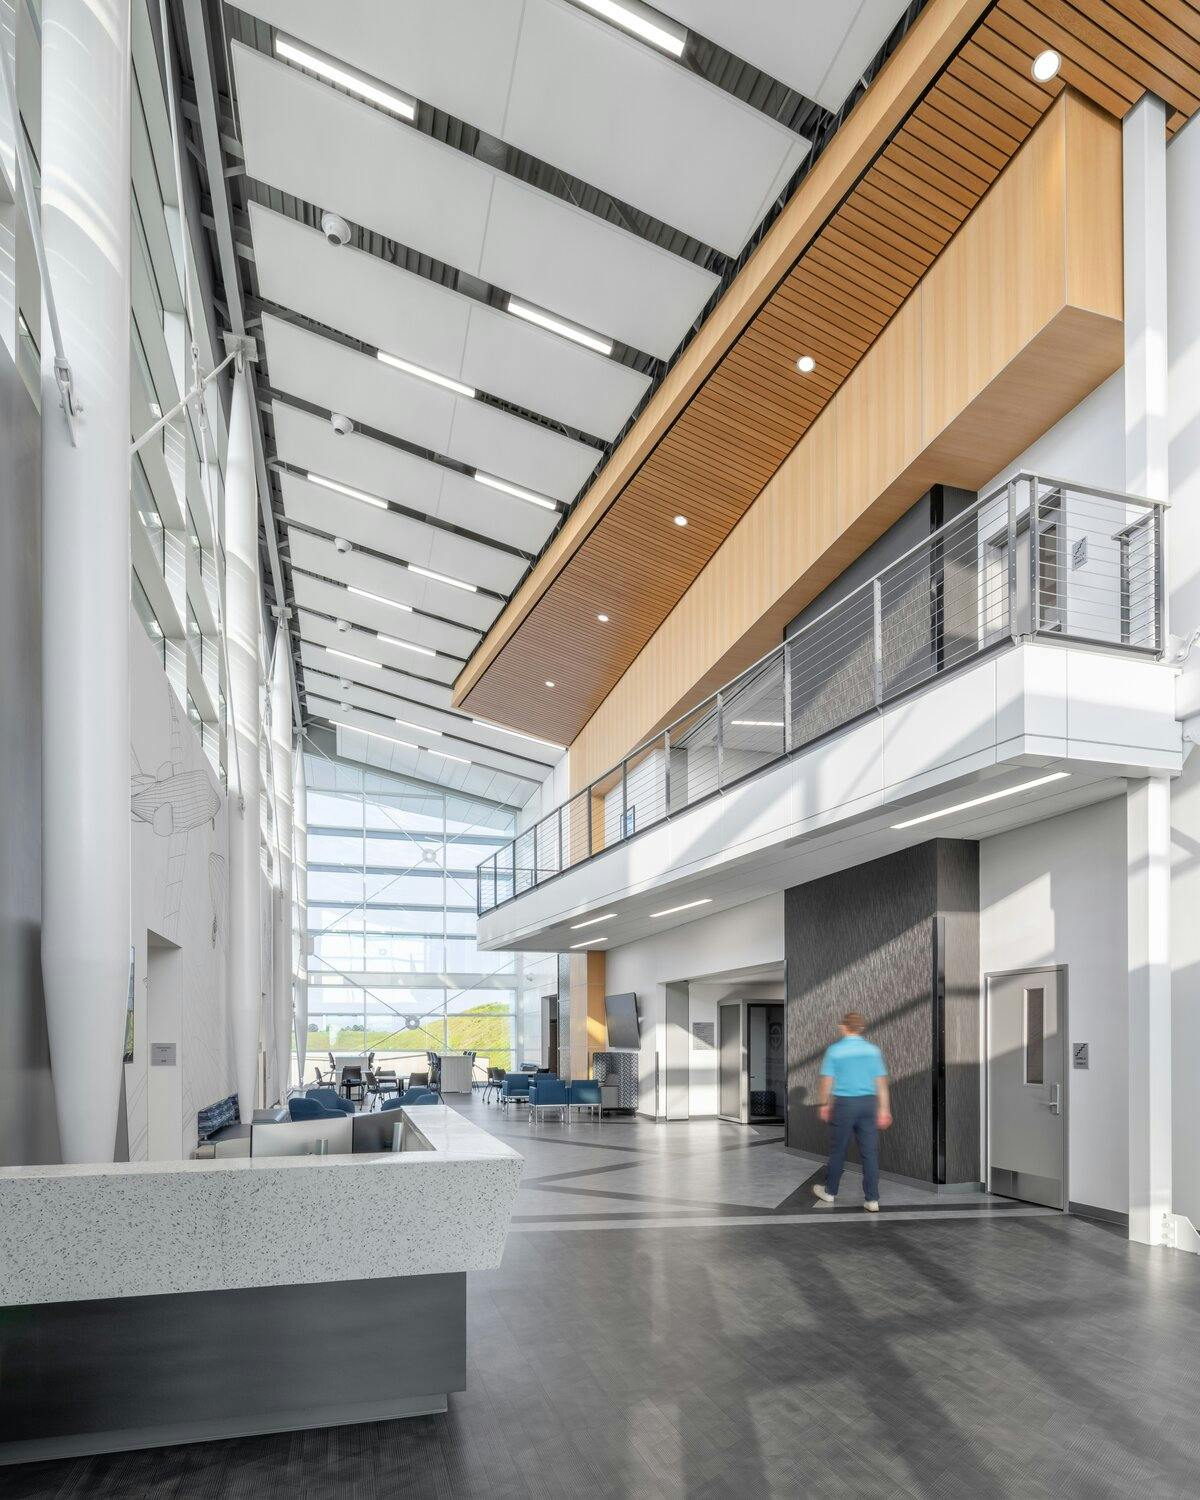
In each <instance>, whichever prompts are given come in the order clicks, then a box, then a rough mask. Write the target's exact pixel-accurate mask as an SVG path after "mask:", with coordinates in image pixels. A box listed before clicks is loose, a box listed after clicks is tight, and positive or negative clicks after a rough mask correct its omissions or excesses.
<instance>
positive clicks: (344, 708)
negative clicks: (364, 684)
mask: <svg viewBox="0 0 1200 1500" xmlns="http://www.w3.org/2000/svg"><path fill="white" fill-rule="evenodd" d="M352 707H353V705H352V704H350V703H343V704H342V712H343V713H344V714H348V713H349V712H350V710H351V708H352Z"/></svg>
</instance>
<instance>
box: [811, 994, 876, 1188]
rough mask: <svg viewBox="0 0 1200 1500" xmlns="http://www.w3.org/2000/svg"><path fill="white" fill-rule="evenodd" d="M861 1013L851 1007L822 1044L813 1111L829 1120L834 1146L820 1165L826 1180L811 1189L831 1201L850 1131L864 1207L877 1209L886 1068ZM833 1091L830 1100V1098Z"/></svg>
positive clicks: (844, 1161)
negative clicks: (817, 1097)
mask: <svg viewBox="0 0 1200 1500" xmlns="http://www.w3.org/2000/svg"><path fill="white" fill-rule="evenodd" d="M866 1029H867V1022H866V1018H865V1017H864V1016H862V1015H860V1014H859V1012H858V1011H856V1010H851V1011H847V1013H846V1014H845V1015H844V1016H843V1017H842V1021H841V1025H840V1026H839V1027H838V1031H839V1032H840V1033H841V1035H840V1038H839V1040H838V1041H836V1042H834V1043H833V1044H832V1046H829V1047H827V1048H826V1049H825V1056H824V1057H823V1058H822V1060H821V1090H820V1108H819V1109H818V1111H817V1113H818V1114H819V1115H820V1117H821V1119H822V1120H824V1121H825V1122H826V1124H828V1123H829V1121H830V1120H831V1119H832V1121H833V1150H832V1151H831V1152H830V1153H829V1165H828V1167H827V1168H826V1170H825V1185H824V1186H823V1187H822V1186H821V1184H820V1183H817V1184H816V1185H815V1186H814V1187H813V1192H814V1193H815V1194H816V1196H817V1197H818V1198H820V1200H821V1202H822V1203H833V1202H834V1201H835V1200H836V1198H837V1190H838V1185H839V1184H840V1183H841V1180H842V1168H843V1167H844V1166H845V1164H846V1151H847V1149H848V1147H849V1145H850V1138H851V1136H853V1137H854V1139H855V1140H856V1141H857V1142H858V1154H859V1156H860V1157H861V1158H862V1171H863V1198H864V1200H865V1201H864V1203H863V1207H864V1208H865V1209H866V1211H867V1212H868V1213H869V1214H877V1213H878V1212H879V1131H881V1130H886V1129H887V1128H888V1126H889V1125H890V1124H891V1123H892V1111H891V1100H890V1096H889V1094H888V1078H887V1068H886V1067H885V1066H884V1062H883V1053H882V1052H880V1050H879V1048H878V1047H877V1046H876V1045H875V1044H874V1042H868V1041H867V1039H866V1038H865V1037H864V1036H863V1032H864V1031H865V1030H866ZM831 1095H832V1098H833V1102H832V1104H831V1103H830V1096H831Z"/></svg>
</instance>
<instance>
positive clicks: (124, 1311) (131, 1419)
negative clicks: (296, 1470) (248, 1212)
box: [0, 1272, 466, 1461]
mask: <svg viewBox="0 0 1200 1500" xmlns="http://www.w3.org/2000/svg"><path fill="white" fill-rule="evenodd" d="M465 1386H466V1276H465V1275H464V1273H462V1272H456V1273H453V1274H447V1275H434V1276H401V1277H386V1278H381V1279H379V1280H376V1281H347V1282H333V1283H326V1284H322V1285H318V1286H282V1287H280V1286H273V1287H248V1288H238V1289H237V1290H232V1291H225V1292H181V1293H177V1294H175V1295H172V1296H160V1297H124V1298H112V1299H109V1300H105V1301H99V1302H52V1303H44V1304H41V1305H38V1306H30V1307H9V1308H5V1309H4V1310H3V1315H2V1316H0V1461H5V1460H8V1461H11V1460H12V1459H13V1458H14V1457H16V1458H25V1457H27V1456H30V1455H29V1451H28V1450H29V1445H34V1444H37V1445H41V1450H40V1452H39V1453H38V1455H37V1456H42V1455H43V1454H45V1455H48V1454H50V1453H52V1452H56V1451H59V1452H84V1453H87V1452H101V1451H106V1450H108V1449H111V1448H114V1447H117V1448H119V1447H129V1446H145V1445H149V1444H156V1443H160V1442H173V1441H186V1440H187V1438H188V1436H189V1435H190V1436H195V1437H210V1438H211V1437H220V1436H222V1435H228V1434H242V1433H250V1432H276V1431H286V1430H288V1429H289V1428H298V1427H307V1426H321V1425H330V1424H332V1423H335V1422H343V1421H353V1420H360V1421H365V1420H380V1419H381V1418H382V1417H383V1416H384V1415H385V1414H386V1413H387V1412H388V1411H389V1410H390V1412H391V1414H392V1415H396V1414H398V1413H399V1411H400V1410H401V1409H402V1407H403V1404H404V1403H405V1402H410V1401H412V1399H413V1398H416V1397H421V1396H426V1395H440V1394H443V1393H445V1392H448V1391H461V1390H463V1389H465ZM9 1445H12V1446H11V1447H10V1446H9Z"/></svg>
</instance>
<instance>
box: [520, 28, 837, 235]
mask: <svg viewBox="0 0 1200 1500" xmlns="http://www.w3.org/2000/svg"><path fill="white" fill-rule="evenodd" d="M739 9H740V7H739ZM504 139H505V140H507V141H508V142H509V143H510V144H511V145H514V146H519V147H520V148H521V149H522V150H524V151H528V152H529V153H530V154H531V155H533V156H537V157H540V158H541V160H542V161H548V162H552V163H553V164H554V165H555V166H557V167H561V168H563V170H564V171H567V172H571V173H573V174H574V175H575V176H576V177H581V178H582V179H583V180H584V181H585V182H589V183H591V184H592V186H593V187H598V188H603V189H604V190H605V191H606V192H609V193H611V194H613V196H614V197H617V198H620V199H623V200H624V201H625V202H626V203H631V204H632V205H633V206H634V207H635V208H640V209H643V210H644V211H645V212H647V213H651V214H653V215H654V216H655V217H656V218H658V219H661V220H663V221H664V222H665V223H667V224H671V225H673V226H674V227H675V228H676V229H682V230H684V231H685V233H687V234H690V235H694V236H695V237H696V238H697V239H698V240H701V241H703V243H704V244H706V245H712V246H713V247H714V249H717V250H723V251H724V252H725V253H726V254H727V255H737V254H738V252H739V251H740V250H741V248H742V246H743V245H744V244H745V243H746V241H747V240H748V239H749V237H750V234H751V232H752V231H753V230H754V229H755V228H756V227H757V225H758V223H759V221H760V220H761V219H762V217H763V215H764V214H765V212H766V210H767V208H768V206H769V205H770V203H771V200H772V198H774V197H775V196H776V195H777V194H778V193H779V192H780V191H781V190H782V188H783V185H784V184H785V183H786V181H787V179H788V178H789V177H790V176H791V175H792V173H793V172H794V171H795V170H796V168H797V167H798V166H799V165H800V163H801V162H802V161H803V160H804V157H805V155H806V154H807V151H808V143H807V142H806V141H804V140H802V139H801V138H800V137H799V136H798V135H797V134H796V133H795V132H794V131H792V130H789V129H788V128H787V127H786V126H785V125H781V124H779V123H778V122H777V121H774V120H771V119H769V118H768V117H767V116H766V115H764V114H762V113H761V111H759V110H757V109H755V108H753V106H751V105H749V104H743V103H742V102H741V100H739V99H735V98H734V97H733V96H732V95H731V94H727V93H725V92H724V90H722V89H719V88H717V87H716V85H715V84H711V83H709V82H707V80H705V79H703V78H701V77H699V75H697V74H695V73H690V72H689V71H688V70H687V69H686V68H681V67H680V66H679V65H678V63H676V62H675V61H674V60H673V59H671V58H669V57H667V56H666V55H665V54H663V53H661V52H659V51H657V50H656V49H654V48H653V47H648V46H646V45H645V43H643V42H641V41H638V40H636V39H635V38H634V37H631V36H629V35H627V34H626V33H625V32H623V31H620V30H618V29H617V27H615V26H612V25H609V24H608V23H607V22H605V21H602V20H600V19H599V18H597V17H595V16H590V15H587V14H586V13H585V12H583V11H582V10H579V9H577V8H576V7H575V6H572V5H568V4H566V3H565V0H526V5H525V17H524V20H523V22H522V24H521V41H520V45H519V46H518V48H517V61H516V66H515V68H514V69H513V77H512V88H511V90H510V93H509V100H508V111H507V114H506V116H505V126H504Z"/></svg>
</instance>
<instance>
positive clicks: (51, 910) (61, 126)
mask: <svg viewBox="0 0 1200 1500" xmlns="http://www.w3.org/2000/svg"><path fill="white" fill-rule="evenodd" d="M129 101H130V43H129V3H128V0H92V3H91V4H89V5H81V4H79V3H78V0H44V4H43V6H42V153H41V170H42V227H43V233H44V236H45V243H46V253H47V258H48V262H49V270H50V276H51V279H52V282H53V286H54V294H55V299H56V302H57V307H58V316H59V319H60V321H61V325H62V336H63V344H64V348H65V350H66V352H67V355H68V358H69V359H70V361H71V366H72V373H73V377H74V385H75V392H76V398H77V400H78V402H79V403H80V404H81V405H82V407H83V412H82V415H81V417H80V419H79V422H78V432H77V436H78V446H77V447H73V446H72V444H71V440H70V437H69V434H68V430H67V424H66V420H65V418H64V415H63V411H62V409H61V406H60V402H59V394H58V386H57V382H56V380H55V372H54V349H53V346H52V344H51V341H50V338H49V336H47V337H46V338H45V339H44V340H43V347H44V350H45V352H44V354H43V361H42V491H43V505H44V519H43V539H42V556H43V579H42V630H43V761H42V773H43V774H42V785H43V808H42V816H43V836H42V978H43V984H44V987H45V997H46V1020H47V1027H48V1031H49V1040H50V1057H51V1066H52V1069H53V1075H54V1096H55V1106H56V1108H57V1111H58V1129H59V1139H60V1143H61V1147H62V1155H63V1160H64V1161H67V1162H85V1161H112V1159H113V1149H114V1144H115V1139H116V1131H117V1111H118V1104H119V1100H120V1092H121V1053H122V1038H123V1033H124V1025H125V1007H126V996H127V991H128V983H129V923H130V894H129V883H130V831H129V830H130V811H129V795H130V784H129V775H130V764H129V610H130V606H129V255H130V231H129V214H130V192H129V111H130V102H129ZM142 1045H144V1042H143V1044H142Z"/></svg>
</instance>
